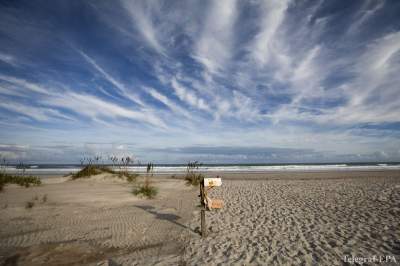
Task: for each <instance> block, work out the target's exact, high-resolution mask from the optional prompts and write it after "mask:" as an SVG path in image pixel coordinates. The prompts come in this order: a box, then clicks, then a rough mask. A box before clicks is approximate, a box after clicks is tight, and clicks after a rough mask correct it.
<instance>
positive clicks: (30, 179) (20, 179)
mask: <svg viewBox="0 0 400 266" xmlns="http://www.w3.org/2000/svg"><path fill="white" fill-rule="evenodd" d="M7 184H16V185H20V186H22V187H30V186H31V185H33V186H39V185H41V184H42V181H41V180H40V178H39V177H36V176H20V175H11V174H7V173H3V172H1V173H0V191H2V190H3V188H4V186H5V185H7Z"/></svg>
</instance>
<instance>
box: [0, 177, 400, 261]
mask: <svg viewBox="0 0 400 266" xmlns="http://www.w3.org/2000/svg"><path fill="white" fill-rule="evenodd" d="M217 174H218V175H220V176H221V177H222V178H223V185H222V187H220V188H215V189H213V190H212V192H211V196H212V197H214V198H221V199H223V200H224V201H225V206H224V208H223V209H222V210H217V211H212V212H207V223H208V227H209V234H208V236H207V237H206V238H201V237H200V235H199V233H198V231H199V209H198V207H197V205H198V201H199V199H198V197H197V195H198V188H191V187H188V186H186V185H185V183H184V181H183V180H181V179H179V175H177V176H175V177H174V178H171V177H170V176H166V175H161V176H156V177H154V185H155V186H157V187H158V188H159V191H160V194H159V195H158V196H157V197H156V199H154V200H146V199H141V198H138V197H136V196H134V195H132V194H131V190H132V185H131V184H127V183H124V182H121V181H118V180H117V179H113V178H107V177H97V178H91V179H89V180H78V181H67V180H66V179H65V178H58V179H46V184H44V185H42V186H40V187H32V188H27V189H26V188H20V187H16V186H7V187H6V188H5V191H4V192H3V193H0V204H1V205H0V213H1V215H0V256H1V257H0V264H3V263H5V262H8V263H10V262H13V261H15V262H17V263H18V265H43V264H47V265H55V264H57V265H71V264H72V265H73V264H75V265H82V264H86V265H106V264H105V261H106V260H107V259H111V260H112V261H113V262H115V263H116V264H117V265H119V264H120V265H179V264H181V265H184V264H188V265H217V264H221V265H235V264H236V265H285V264H286V265H298V264H304V265H313V264H315V265H342V264H343V262H344V261H343V259H344V257H345V256H347V257H357V256H358V257H367V258H370V257H371V256H394V258H395V259H397V262H398V263H400V171H366V172H358V171H327V172H312V173H306V172H274V173H248V174H243V173H209V175H211V176H215V175H217ZM44 195H47V196H46V197H47V199H46V200H45V201H43V196H44ZM36 198H37V199H36ZM27 201H33V202H34V203H35V205H34V207H33V208H31V209H26V208H25V204H26V202H27ZM372 264H373V263H372ZM385 265H391V264H390V263H386V264H385ZM393 265H396V264H393Z"/></svg>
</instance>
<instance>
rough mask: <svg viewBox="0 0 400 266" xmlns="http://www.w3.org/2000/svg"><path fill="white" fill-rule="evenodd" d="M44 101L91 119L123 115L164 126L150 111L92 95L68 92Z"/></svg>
mask: <svg viewBox="0 0 400 266" xmlns="http://www.w3.org/2000/svg"><path fill="white" fill-rule="evenodd" d="M46 102H47V104H48V105H51V106H57V107H63V108H67V109H70V110H72V111H74V112H76V113H79V114H83V115H85V116H87V117H90V118H91V119H96V118H97V119H99V118H101V116H105V117H113V118H118V117H120V118H121V117H123V118H129V119H133V120H136V121H139V122H142V123H145V124H150V125H153V126H156V127H159V128H166V125H165V124H164V122H163V121H162V120H160V119H159V118H158V117H157V116H155V115H154V114H153V113H151V112H148V111H144V110H141V111H133V110H130V109H127V108H124V107H122V106H119V105H117V104H113V103H110V102H106V101H104V100H102V99H100V98H97V97H95V96H93V95H88V94H78V93H73V92H69V93H68V94H66V95H64V96H62V97H54V98H52V99H50V100H48V101H46Z"/></svg>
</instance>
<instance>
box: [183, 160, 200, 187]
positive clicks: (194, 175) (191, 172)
mask: <svg viewBox="0 0 400 266" xmlns="http://www.w3.org/2000/svg"><path fill="white" fill-rule="evenodd" d="M200 166H202V164H201V163H199V162H198V161H194V162H189V163H188V164H187V166H186V175H185V180H186V184H187V185H189V186H190V185H192V186H198V185H199V184H200V182H202V181H203V179H204V175H203V174H202V173H199V172H198V169H199V167H200Z"/></svg>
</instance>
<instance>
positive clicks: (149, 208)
mask: <svg viewBox="0 0 400 266" xmlns="http://www.w3.org/2000/svg"><path fill="white" fill-rule="evenodd" d="M135 207H137V208H139V209H142V210H144V211H146V212H148V213H150V214H153V215H154V216H155V218H156V219H159V220H165V221H169V222H171V223H173V224H176V225H178V226H180V227H182V228H184V229H187V230H190V231H192V232H194V233H196V232H195V231H194V230H193V229H191V228H190V227H187V226H186V225H184V224H181V223H179V222H178V220H179V219H180V218H181V217H180V216H178V215H175V214H172V213H161V212H157V211H156V209H155V208H154V207H153V206H148V205H135Z"/></svg>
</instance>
